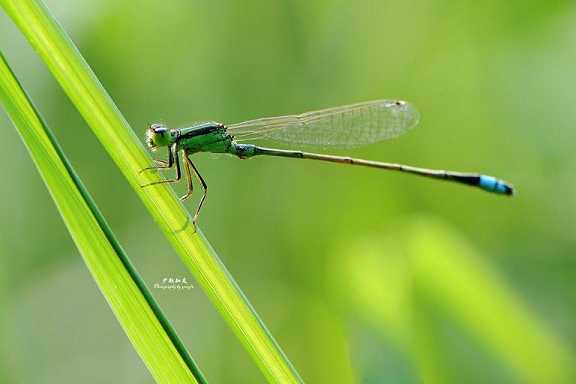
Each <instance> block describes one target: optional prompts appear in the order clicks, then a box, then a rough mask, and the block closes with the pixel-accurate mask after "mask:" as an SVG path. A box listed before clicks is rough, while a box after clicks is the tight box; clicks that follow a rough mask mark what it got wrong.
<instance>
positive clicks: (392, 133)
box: [227, 100, 420, 146]
mask: <svg viewBox="0 0 576 384" xmlns="http://www.w3.org/2000/svg"><path fill="white" fill-rule="evenodd" d="M419 118H420V115H419V113H418V111H417V110H416V109H415V108H414V107H413V106H412V105H411V104H409V103H407V102H405V101H397V100H375V101H368V102H364V103H358V104H351V105H346V106H342V107H336V108H329V109H322V110H319V111H314V112H306V113H303V114H300V115H288V116H278V117H265V118H261V119H256V120H249V121H245V122H243V123H237V124H232V125H229V126H227V130H228V132H229V133H230V134H231V135H232V136H234V138H235V139H236V140H238V141H245V140H253V139H259V138H266V139H271V140H276V141H282V142H287V143H296V144H310V145H319V146H325V145H329V146H330V145H334V146H349V145H363V144H370V143H375V142H377V141H381V140H386V139H389V138H392V137H396V136H399V135H401V134H402V133H404V132H406V131H408V130H409V129H411V128H413V127H414V126H415V125H416V124H418V120H419Z"/></svg>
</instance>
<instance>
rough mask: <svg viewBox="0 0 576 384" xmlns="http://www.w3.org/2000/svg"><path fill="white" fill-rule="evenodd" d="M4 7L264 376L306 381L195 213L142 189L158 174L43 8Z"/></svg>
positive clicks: (163, 191)
mask: <svg viewBox="0 0 576 384" xmlns="http://www.w3.org/2000/svg"><path fill="white" fill-rule="evenodd" d="M0 4H2V5H3V7H4V9H5V10H6V12H7V13H8V15H9V16H10V17H11V18H12V20H13V21H14V22H15V23H16V24H17V25H18V27H19V28H20V30H21V31H22V32H23V34H24V35H25V36H26V38H27V39H28V40H29V41H30V43H31V44H32V46H33V47H34V48H35V49H36V51H37V52H38V53H39V55H40V56H41V57H42V59H43V60H44V61H45V62H46V64H47V66H48V68H49V69H50V71H51V72H52V73H53V75H54V76H55V78H56V79H57V80H58V82H59V83H60V84H61V86H62V87H63V89H64V90H65V92H66V93H67V94H68V97H69V98H70V99H71V100H72V102H73V103H74V105H75V106H76V108H77V109H78V110H79V111H80V113H81V114H82V116H83V117H84V119H85V120H86V121H87V123H88V125H89V126H90V127H91V128H92V130H93V132H94V133H95V134H96V136H97V137H98V139H99V140H100V142H101V143H102V145H103V146H104V147H105V149H106V150H107V151H108V153H109V154H110V156H111V157H112V159H113V160H114V162H115V163H116V165H117V166H118V167H119V168H120V170H121V171H122V173H123V174H124V176H125V177H126V178H127V180H128V181H129V183H130V185H131V186H132V187H133V188H134V190H135V191H136V193H137V194H138V195H139V196H140V198H141V199H142V201H143V202H144V204H145V206H146V207H147V209H148V210H149V211H150V213H151V215H152V216H153V217H154V219H155V220H156V222H157V223H158V224H159V226H160V228H161V229H162V231H163V232H164V234H165V235H166V237H167V238H168V240H169V241H170V242H171V243H172V245H173V247H174V249H175V250H176V251H177V253H178V254H179V256H180V257H181V259H182V260H183V262H184V263H185V264H186V266H187V267H188V268H189V269H190V271H191V272H192V274H193V275H194V276H195V278H196V279H197V280H198V282H199V284H200V285H201V286H202V287H203V289H204V291H205V292H206V293H207V294H208V296H209V298H210V299H211V301H212V302H213V304H214V305H215V306H216V308H217V309H218V310H219V311H220V313H221V314H222V316H223V317H224V319H225V320H226V321H227V322H228V324H229V326H230V327H231V328H232V330H233V331H234V332H235V334H236V335H237V336H238V338H239V339H240V340H241V342H242V344H243V345H244V347H245V348H246V349H247V350H248V351H249V353H250V354H251V356H252V358H253V359H254V361H255V362H256V364H257V365H258V367H259V368H260V370H261V371H262V372H263V373H264V375H265V376H266V378H267V379H268V380H269V381H270V382H281V383H296V382H301V379H300V378H299V376H298V373H297V372H296V370H295V369H294V368H293V366H292V365H291V363H290V361H289V360H288V358H287V357H286V356H285V355H284V353H283V352H282V350H281V349H280V347H279V346H278V344H277V343H276V341H275V340H274V338H273V337H272V336H271V334H270V333H269V332H268V330H267V329H266V327H265V326H264V323H263V322H262V320H261V319H260V318H259V317H258V315H257V314H256V312H255V310H254V309H253V308H252V306H251V305H250V303H249V302H248V300H247V299H246V297H245V296H244V295H243V293H242V291H241V290H240V288H239V287H238V286H237V284H236V283H235V281H234V279H233V278H232V277H231V276H230V274H229V273H228V271H227V270H226V268H225V267H224V265H223V264H222V262H221V261H220V260H219V258H218V256H217V255H216V253H215V252H214V250H213V249H212V247H211V246H210V245H209V243H208V241H207V240H206V239H205V238H204V236H203V235H202V233H201V232H200V231H197V230H196V229H195V228H194V226H193V225H192V224H191V218H190V215H189V214H188V212H187V211H186V210H185V209H184V207H183V206H182V204H181V203H180V202H179V201H178V200H177V199H176V197H175V195H174V193H173V192H172V190H171V189H170V188H168V187H167V186H165V185H159V186H155V187H150V188H141V187H140V186H141V185H144V184H147V183H150V182H153V181H157V180H159V176H158V175H157V174H156V173H153V172H145V173H143V174H139V171H140V170H141V169H143V168H145V167H147V166H149V164H150V162H151V160H150V157H149V155H148V154H147V153H146V151H145V150H144V148H143V147H142V145H141V144H140V141H139V140H138V138H137V137H136V136H135V134H134V132H133V131H132V129H131V128H130V126H129V125H128V123H127V122H126V120H125V119H124V117H123V116H122V114H121V113H120V111H119V110H118V108H117V107H116V105H115V104H114V102H113V101H112V99H111V98H110V96H109V95H108V93H107V92H106V91H105V89H104V88H103V87H102V85H101V84H100V82H99V81H98V79H97V78H96V76H95V75H94V73H93V72H92V70H91V69H90V67H89V66H88V64H87V63H86V62H85V61H84V59H83V57H82V56H81V54H80V53H79V52H78V50H77V49H76V47H75V46H74V43H73V42H72V41H71V39H70V38H69V37H68V36H67V35H66V33H65V32H64V31H63V29H62V28H61V27H60V26H59V25H58V24H57V22H56V21H55V20H54V19H53V17H52V16H51V15H50V13H49V11H48V10H47V9H46V7H45V6H44V5H43V4H41V3H40V2H39V1H34V0H0Z"/></svg>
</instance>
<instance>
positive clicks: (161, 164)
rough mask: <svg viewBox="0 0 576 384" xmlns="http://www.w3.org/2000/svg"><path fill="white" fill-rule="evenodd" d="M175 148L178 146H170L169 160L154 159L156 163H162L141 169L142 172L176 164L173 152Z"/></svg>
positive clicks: (163, 168) (164, 168)
mask: <svg viewBox="0 0 576 384" xmlns="http://www.w3.org/2000/svg"><path fill="white" fill-rule="evenodd" d="M175 149H176V148H173V147H170V148H168V161H164V160H158V159H154V163H156V164H160V165H156V166H152V167H147V168H144V169H142V170H140V173H142V172H144V171H148V170H152V169H157V170H166V169H170V168H172V166H173V165H174V155H173V153H172V152H173V151H174V150H175Z"/></svg>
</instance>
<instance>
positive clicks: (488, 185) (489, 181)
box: [478, 175, 514, 195]
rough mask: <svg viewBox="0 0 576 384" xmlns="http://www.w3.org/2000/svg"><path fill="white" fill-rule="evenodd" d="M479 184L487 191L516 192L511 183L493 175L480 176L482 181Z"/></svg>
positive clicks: (499, 192) (507, 193) (508, 193)
mask: <svg viewBox="0 0 576 384" xmlns="http://www.w3.org/2000/svg"><path fill="white" fill-rule="evenodd" d="M478 186H479V187H480V188H482V189H483V190H485V191H488V192H494V193H498V194H501V195H512V194H514V189H513V188H512V187H511V186H510V185H508V184H506V183H505V182H503V181H501V180H498V179H496V178H495V177H492V176H484V175H482V176H480V182H479V183H478Z"/></svg>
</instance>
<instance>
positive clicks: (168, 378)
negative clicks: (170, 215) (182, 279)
mask: <svg viewBox="0 0 576 384" xmlns="http://www.w3.org/2000/svg"><path fill="white" fill-rule="evenodd" d="M0 101H1V102H2V104H3V105H4V108H5V109H6V111H7V113H8V115H9V117H10V118H11V120H12V121H13V122H14V125H15V126H16V128H17V129H18V132H19V133H20V136H21V137H22V140H23V141H24V143H25V144H26V147H27V148H28V151H29V152H30V155H31V156H32V159H33V160H34V163H35V164H36V167H37V168H38V170H39V172H40V174H41V176H42V178H43V180H44V182H45V184H46V186H47V187H48V190H49V192H50V194H51V196H52V198H53V199H54V202H55V203H56V206H57V207H58V210H59V212H60V214H61V215H62V218H63V219H64V223H65V224H66V227H67V228H68V231H69V232H70V234H71V236H72V238H73V240H74V242H75V244H76V246H77V247H78V249H79V250H80V253H81V254H82V256H83V258H84V261H85V262H86V265H87V266H88V268H89V270H90V272H91V274H92V276H93V277H94V280H96V282H97V284H98V286H99V287H100V290H101V291H102V293H103V294H104V296H105V297H106V300H107V301H108V303H109V304H110V307H111V308H112V310H113V311H114V313H115V315H116V317H117V319H118V321H119V322H120V324H121V325H122V327H123V328H124V331H125V332H126V334H127V335H128V337H129V338H130V340H131V341H132V344H133V345H134V347H135V349H136V351H137V352H138V353H139V354H140V356H141V358H142V359H143V360H144V362H145V364H146V365H147V367H148V369H149V370H150V372H151V374H152V376H153V377H154V378H155V379H156V381H157V382H161V383H197V382H201V383H203V382H205V381H204V379H203V377H202V374H201V373H200V371H199V370H198V368H196V366H195V364H194V362H193V361H192V359H191V358H190V356H189V354H188V352H187V351H186V349H185V348H184V347H183V344H182V343H181V342H180V340H179V339H178V337H177V336H176V334H175V332H174V331H173V330H172V328H171V326H170V325H169V323H168V322H167V321H166V319H165V318H164V316H163V315H162V313H161V311H160V309H159V307H158V306H157V304H156V303H155V302H154V300H153V299H152V297H151V296H150V294H149V293H148V292H147V290H146V288H145V286H144V284H143V283H142V280H141V279H140V278H139V277H138V275H137V274H136V272H135V270H134V269H133V268H132V266H131V264H130V262H129V261H128V259H127V257H126V255H125V254H124V252H123V250H122V248H121V247H120V245H119V244H118V242H117V241H116V239H115V238H114V236H113V234H112V232H111V230H110V228H109V227H108V225H107V224H106V222H105V221H104V219H103V217H102V215H101V214H100V212H99V211H98V208H97V207H96V205H95V204H94V202H93V201H92V199H91V197H90V196H89V194H88V193H87V192H86V190H85V189H84V187H83V185H82V183H81V182H80V179H79V178H78V177H77V176H76V175H75V173H74V171H73V169H72V167H71V166H70V164H69V163H68V161H67V160H66V158H65V157H64V155H63V153H62V151H61V149H60V147H59V145H58V144H57V143H56V141H55V139H54V137H53V135H52V134H51V133H50V131H49V130H48V128H47V127H46V125H45V124H44V123H43V121H42V119H41V118H40V116H39V115H38V114H37V112H36V110H35V108H34V106H33V105H32V103H31V101H30V100H29V99H28V97H27V95H26V93H25V92H24V90H23V89H22V87H21V86H20V84H19V83H18V81H17V79H16V78H15V76H14V74H13V73H12V71H11V70H10V68H9V66H8V64H7V63H6V61H5V59H4V57H3V55H2V54H1V53H0ZM195 375H196V376H197V378H198V381H197V380H196V379H195Z"/></svg>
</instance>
